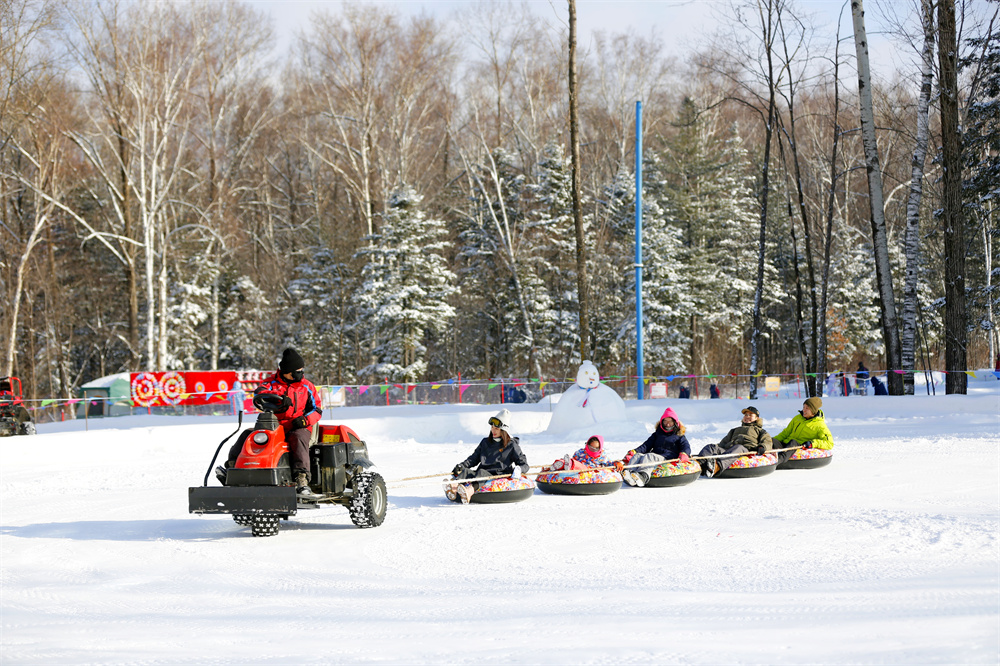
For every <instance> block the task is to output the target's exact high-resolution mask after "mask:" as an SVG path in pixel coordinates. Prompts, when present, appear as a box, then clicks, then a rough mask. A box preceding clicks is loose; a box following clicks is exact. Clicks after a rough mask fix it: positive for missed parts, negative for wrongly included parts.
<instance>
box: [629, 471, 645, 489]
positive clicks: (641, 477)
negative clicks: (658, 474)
mask: <svg viewBox="0 0 1000 666" xmlns="http://www.w3.org/2000/svg"><path fill="white" fill-rule="evenodd" d="M632 478H633V479H635V485H636V486H638V487H639V488H642V487H643V486H645V485H646V482H647V481H649V474H647V473H646V472H635V473H633V475H632Z"/></svg>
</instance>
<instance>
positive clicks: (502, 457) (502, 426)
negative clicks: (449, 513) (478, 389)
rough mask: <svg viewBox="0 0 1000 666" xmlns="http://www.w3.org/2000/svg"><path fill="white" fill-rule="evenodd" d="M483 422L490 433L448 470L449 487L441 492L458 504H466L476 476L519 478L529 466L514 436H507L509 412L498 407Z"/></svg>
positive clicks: (476, 487) (471, 492)
mask: <svg viewBox="0 0 1000 666" xmlns="http://www.w3.org/2000/svg"><path fill="white" fill-rule="evenodd" d="M487 422H488V423H489V426H490V434H488V435H487V436H486V437H483V439H482V440H481V441H480V442H479V445H478V446H476V450H475V451H473V452H472V455H470V456H469V457H468V458H466V459H465V460H463V461H462V462H460V463H458V464H457V465H455V469H453V470H451V475H452V480H453V481H455V483H452V484H451V485H450V486H449V488H448V489H447V490H446V491H445V495H446V496H447V497H448V499H450V500H451V501H453V502H458V501H460V500H461V502H462V504H468V503H469V500H470V499H471V498H472V495H473V494H475V492H476V491H477V490H478V489H479V486H480V485H481V482H478V481H476V480H475V479H477V478H481V477H487V476H501V475H503V474H510V476H511V478H513V479H519V478H521V475H522V474H523V473H525V472H527V471H528V469H529V468H528V459H527V457H525V455H524V452H523V451H521V445H520V442H519V441H518V438H517V437H511V435H510V412H509V411H507V410H506V409H501V410H500V412H499V413H497V415H496V416H491V417H490V418H489V419H488V421H487ZM463 481H464V483H461V482H463Z"/></svg>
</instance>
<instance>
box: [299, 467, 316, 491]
mask: <svg viewBox="0 0 1000 666" xmlns="http://www.w3.org/2000/svg"><path fill="white" fill-rule="evenodd" d="M295 492H296V493H297V494H299V495H313V494H314V493H313V491H312V488H310V487H309V479H308V478H306V473H305V472H299V473H298V474H296V475H295Z"/></svg>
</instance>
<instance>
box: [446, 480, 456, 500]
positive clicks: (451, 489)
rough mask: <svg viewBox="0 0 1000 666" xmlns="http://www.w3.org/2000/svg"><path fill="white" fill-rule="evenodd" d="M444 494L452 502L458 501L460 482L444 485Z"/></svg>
mask: <svg viewBox="0 0 1000 666" xmlns="http://www.w3.org/2000/svg"><path fill="white" fill-rule="evenodd" d="M444 496H445V497H447V498H448V500H449V501H451V502H457V501H458V484H457V483H450V484H448V485H447V486H445V487H444Z"/></svg>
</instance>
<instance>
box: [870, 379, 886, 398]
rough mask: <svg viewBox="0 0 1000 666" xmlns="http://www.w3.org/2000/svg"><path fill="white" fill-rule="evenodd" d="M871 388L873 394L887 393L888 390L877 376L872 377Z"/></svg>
mask: <svg viewBox="0 0 1000 666" xmlns="http://www.w3.org/2000/svg"><path fill="white" fill-rule="evenodd" d="M872 389H873V390H874V392H875V395H889V391H888V390H886V387H885V384H883V383H882V380H881V379H879V378H878V377H872Z"/></svg>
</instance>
